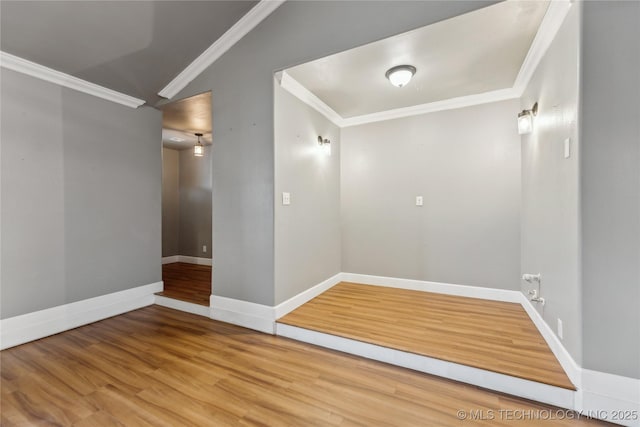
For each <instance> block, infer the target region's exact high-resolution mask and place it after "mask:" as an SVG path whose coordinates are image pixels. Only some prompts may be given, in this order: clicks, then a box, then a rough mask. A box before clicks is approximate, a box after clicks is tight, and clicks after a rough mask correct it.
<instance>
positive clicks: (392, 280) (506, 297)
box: [341, 273, 522, 303]
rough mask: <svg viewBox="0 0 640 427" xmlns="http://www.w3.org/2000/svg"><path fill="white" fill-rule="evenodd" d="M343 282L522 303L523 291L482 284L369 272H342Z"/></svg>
mask: <svg viewBox="0 0 640 427" xmlns="http://www.w3.org/2000/svg"><path fill="white" fill-rule="evenodd" d="M341 281H343V282H353V283H360V284H363V285H373V286H386V287H388V288H398V289H409V290H412V291H422V292H434V293H437V294H446V295H456V296H462V297H469V298H480V299H489V300H493V301H503V302H514V303H520V301H521V300H520V296H521V295H522V292H520V291H512V290H508V289H496V288H485V287H481V286H467V285H452V284H450V283H440V282H428V281H425V280H413V279H400V278H397V277H384V276H371V275H368V274H356V273H342V280H341Z"/></svg>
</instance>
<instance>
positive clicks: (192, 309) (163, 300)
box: [153, 295, 210, 317]
mask: <svg viewBox="0 0 640 427" xmlns="http://www.w3.org/2000/svg"><path fill="white" fill-rule="evenodd" d="M153 303H154V304H156V305H159V306H162V307H167V308H172V309H174V310H180V311H184V312H186V313H191V314H197V315H198V316H204V317H209V312H210V309H209V306H206V305H200V304H194V303H192V302H186V301H181V300H177V299H173V298H167V297H165V296H162V295H156V296H155V299H154V301H153Z"/></svg>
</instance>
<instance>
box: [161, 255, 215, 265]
mask: <svg viewBox="0 0 640 427" xmlns="http://www.w3.org/2000/svg"><path fill="white" fill-rule="evenodd" d="M174 262H184V263H187V264H196V265H212V260H211V258H198V257H194V256H187V255H172V256H167V257H163V258H162V264H173V263H174Z"/></svg>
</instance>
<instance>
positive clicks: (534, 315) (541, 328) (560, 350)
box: [518, 292, 582, 389]
mask: <svg viewBox="0 0 640 427" xmlns="http://www.w3.org/2000/svg"><path fill="white" fill-rule="evenodd" d="M518 294H519V298H520V301H519V302H520V304H521V305H522V308H524V311H526V312H527V314H528V315H529V318H530V319H531V321H532V322H533V324H534V325H535V326H536V328H537V329H538V332H540V335H542V338H544V340H545V341H546V342H547V345H548V346H549V348H550V349H551V352H552V353H553V355H554V356H555V357H556V359H558V362H559V363H560V366H562V369H564V372H565V373H566V374H567V376H568V377H569V379H570V380H571V382H572V383H573V385H575V386H576V388H577V389H580V387H581V386H582V369H581V368H580V366H579V365H578V364H577V363H576V361H575V360H573V357H571V354H569V352H568V351H567V349H566V348H565V347H564V345H562V342H560V339H559V338H558V336H557V335H556V334H555V333H554V332H553V330H552V329H551V327H550V326H549V324H547V322H545V320H544V318H543V317H542V315H541V314H540V313H539V312H538V310H536V308H535V307H534V305H533V304H532V303H531V301H529V299H528V298H527V297H526V296H525V295H524V294H523V293H522V292H518Z"/></svg>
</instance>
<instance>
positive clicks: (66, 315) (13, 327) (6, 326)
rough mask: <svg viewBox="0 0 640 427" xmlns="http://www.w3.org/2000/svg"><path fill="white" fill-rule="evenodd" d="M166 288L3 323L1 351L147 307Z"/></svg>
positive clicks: (135, 290)
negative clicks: (156, 294) (157, 293)
mask: <svg viewBox="0 0 640 427" xmlns="http://www.w3.org/2000/svg"><path fill="white" fill-rule="evenodd" d="M163 287H164V286H163V282H156V283H151V284H149V285H144V286H138V287H136V288H132V289H127V290H124V291H120V292H114V293H111V294H107V295H102V296H99V297H95V298H89V299H86V300H82V301H77V302H72V303H70V304H64V305H59V306H57V307H53V308H47V309H44V310H40V311H35V312H33V313H27V314H23V315H20V316H15V317H10V318H8V319H3V320H0V349H1V350H4V349H5V348H9V347H14V346H16V345H20V344H24V343H26V342H29V341H34V340H37V339H40V338H44V337H47V336H49V335H54V334H57V333H60V332H64V331H67V330H69V329H73V328H77V327H78V326H82V325H86V324H88V323H93V322H97V321H98V320H102V319H106V318H108V317H113V316H117V315H118V314H122V313H126V312H128V311H132V310H136V309H138V308H142V307H146V306H148V305H151V304H153V302H154V299H155V295H154V294H155V293H156V292H161V291H162V289H163Z"/></svg>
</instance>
